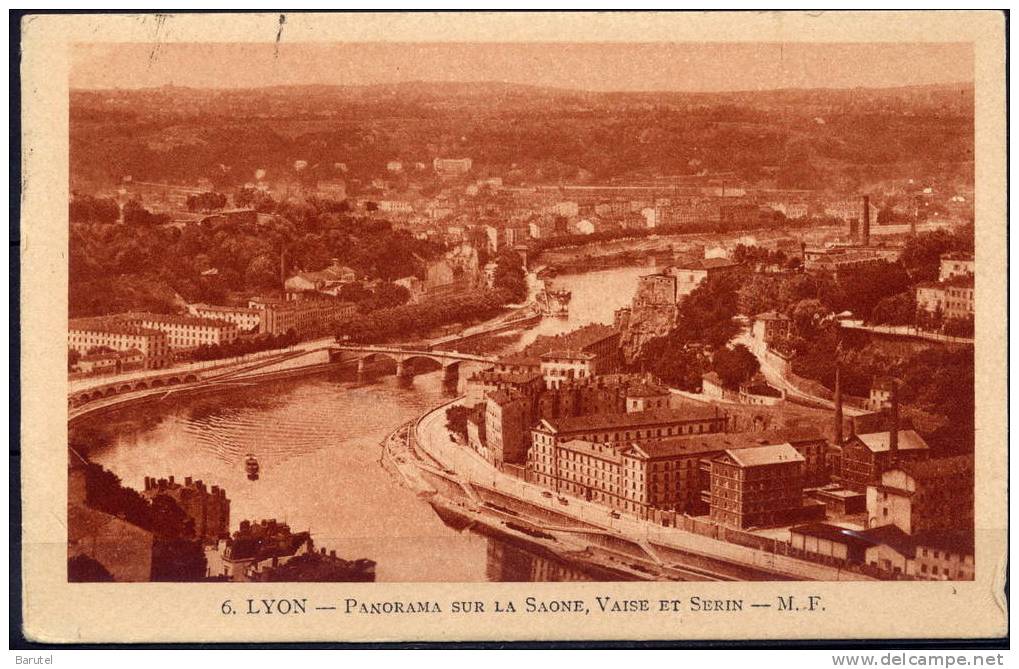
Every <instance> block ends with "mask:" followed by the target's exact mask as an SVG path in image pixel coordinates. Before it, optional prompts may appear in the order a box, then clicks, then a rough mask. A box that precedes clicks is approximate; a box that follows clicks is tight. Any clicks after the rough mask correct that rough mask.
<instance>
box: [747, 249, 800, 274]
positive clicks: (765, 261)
mask: <svg viewBox="0 0 1019 669" xmlns="http://www.w3.org/2000/svg"><path fill="white" fill-rule="evenodd" d="M732 259H733V260H734V261H736V262H738V263H742V264H746V265H757V264H760V265H767V266H785V267H788V268H789V269H796V268H797V267H799V266H800V259H799V258H798V257H796V256H793V257H792V258H789V257H788V256H786V254H785V252H783V251H780V250H778V249H767V248H764V247H763V246H756V245H754V244H750V245H747V244H737V245H736V248H734V249H733V250H732Z"/></svg>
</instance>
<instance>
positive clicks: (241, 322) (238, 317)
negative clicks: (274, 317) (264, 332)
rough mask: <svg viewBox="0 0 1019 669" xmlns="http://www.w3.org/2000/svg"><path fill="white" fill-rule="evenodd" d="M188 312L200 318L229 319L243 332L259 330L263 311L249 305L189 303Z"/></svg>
mask: <svg viewBox="0 0 1019 669" xmlns="http://www.w3.org/2000/svg"><path fill="white" fill-rule="evenodd" d="M188 312H190V313H191V314H192V315H193V316H198V317H199V318H209V319H215V320H223V321H229V322H230V323H233V324H235V325H236V326H237V329H238V330H239V331H241V332H257V331H258V326H259V325H260V324H261V322H262V312H261V311H259V310H258V309H251V308H249V307H227V306H220V305H217V304H189V305H188Z"/></svg>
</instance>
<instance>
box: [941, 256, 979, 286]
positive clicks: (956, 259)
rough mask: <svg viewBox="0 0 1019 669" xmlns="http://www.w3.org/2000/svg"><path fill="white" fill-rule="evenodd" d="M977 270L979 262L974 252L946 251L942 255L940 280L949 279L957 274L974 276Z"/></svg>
mask: <svg viewBox="0 0 1019 669" xmlns="http://www.w3.org/2000/svg"><path fill="white" fill-rule="evenodd" d="M976 271H977V264H976V262H975V261H974V259H973V254H972V253H945V254H944V255H942V256H941V266H940V268H939V272H938V281H948V280H949V279H951V278H952V277H956V276H969V277H972V276H973V275H974V274H976Z"/></svg>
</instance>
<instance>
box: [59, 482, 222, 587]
mask: <svg viewBox="0 0 1019 669" xmlns="http://www.w3.org/2000/svg"><path fill="white" fill-rule="evenodd" d="M84 466H85V503H86V504H87V505H88V506H90V507H91V508H93V509H97V510H99V511H104V512H106V513H108V514H110V515H113V516H117V517H119V518H122V519H124V520H126V521H127V522H129V523H131V524H133V525H137V526H138V527H140V528H142V529H145V530H148V531H149V532H152V534H153V539H154V543H153V546H152V580H153V581H200V580H203V579H204V578H205V569H206V561H205V554H204V552H203V550H202V542H201V539H200V538H197V537H196V534H195V526H194V521H192V520H191V519H190V518H189V517H188V516H187V514H186V513H184V511H183V509H181V508H180V506H179V505H178V504H177V503H176V502H175V501H174V500H173V499H172V498H170V497H167V496H165V495H158V496H156V497H155V498H153V499H152V500H151V501H149V500H148V499H146V498H145V497H143V496H142V495H141V494H140V493H138V491H136V490H133V489H131V488H127V487H125V486H124V485H122V484H121V482H120V478H119V477H118V476H117V475H116V474H114V473H113V472H110V471H107V470H106V469H104V468H103V467H101V466H100V465H97V464H95V463H93V462H90V463H88V464H86V465H84ZM93 562H94V561H93ZM75 570H76V576H77V577H79V578H83V577H86V576H89V575H91V576H93V577H95V578H97V579H100V580H104V578H105V577H104V576H103V572H105V569H103V570H99V569H98V568H96V566H95V565H93V564H90V563H88V562H86V561H79V562H78V563H76V564H75ZM106 575H107V576H108V573H107V574H106Z"/></svg>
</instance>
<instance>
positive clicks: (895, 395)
mask: <svg viewBox="0 0 1019 669" xmlns="http://www.w3.org/2000/svg"><path fill="white" fill-rule="evenodd" d="M888 452H889V454H890V455H889V456H888V459H889V460H890V461H891V465H892V466H894V465H895V461H896V460H898V458H899V381H898V379H893V380H892V425H891V428H889V430H888Z"/></svg>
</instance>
